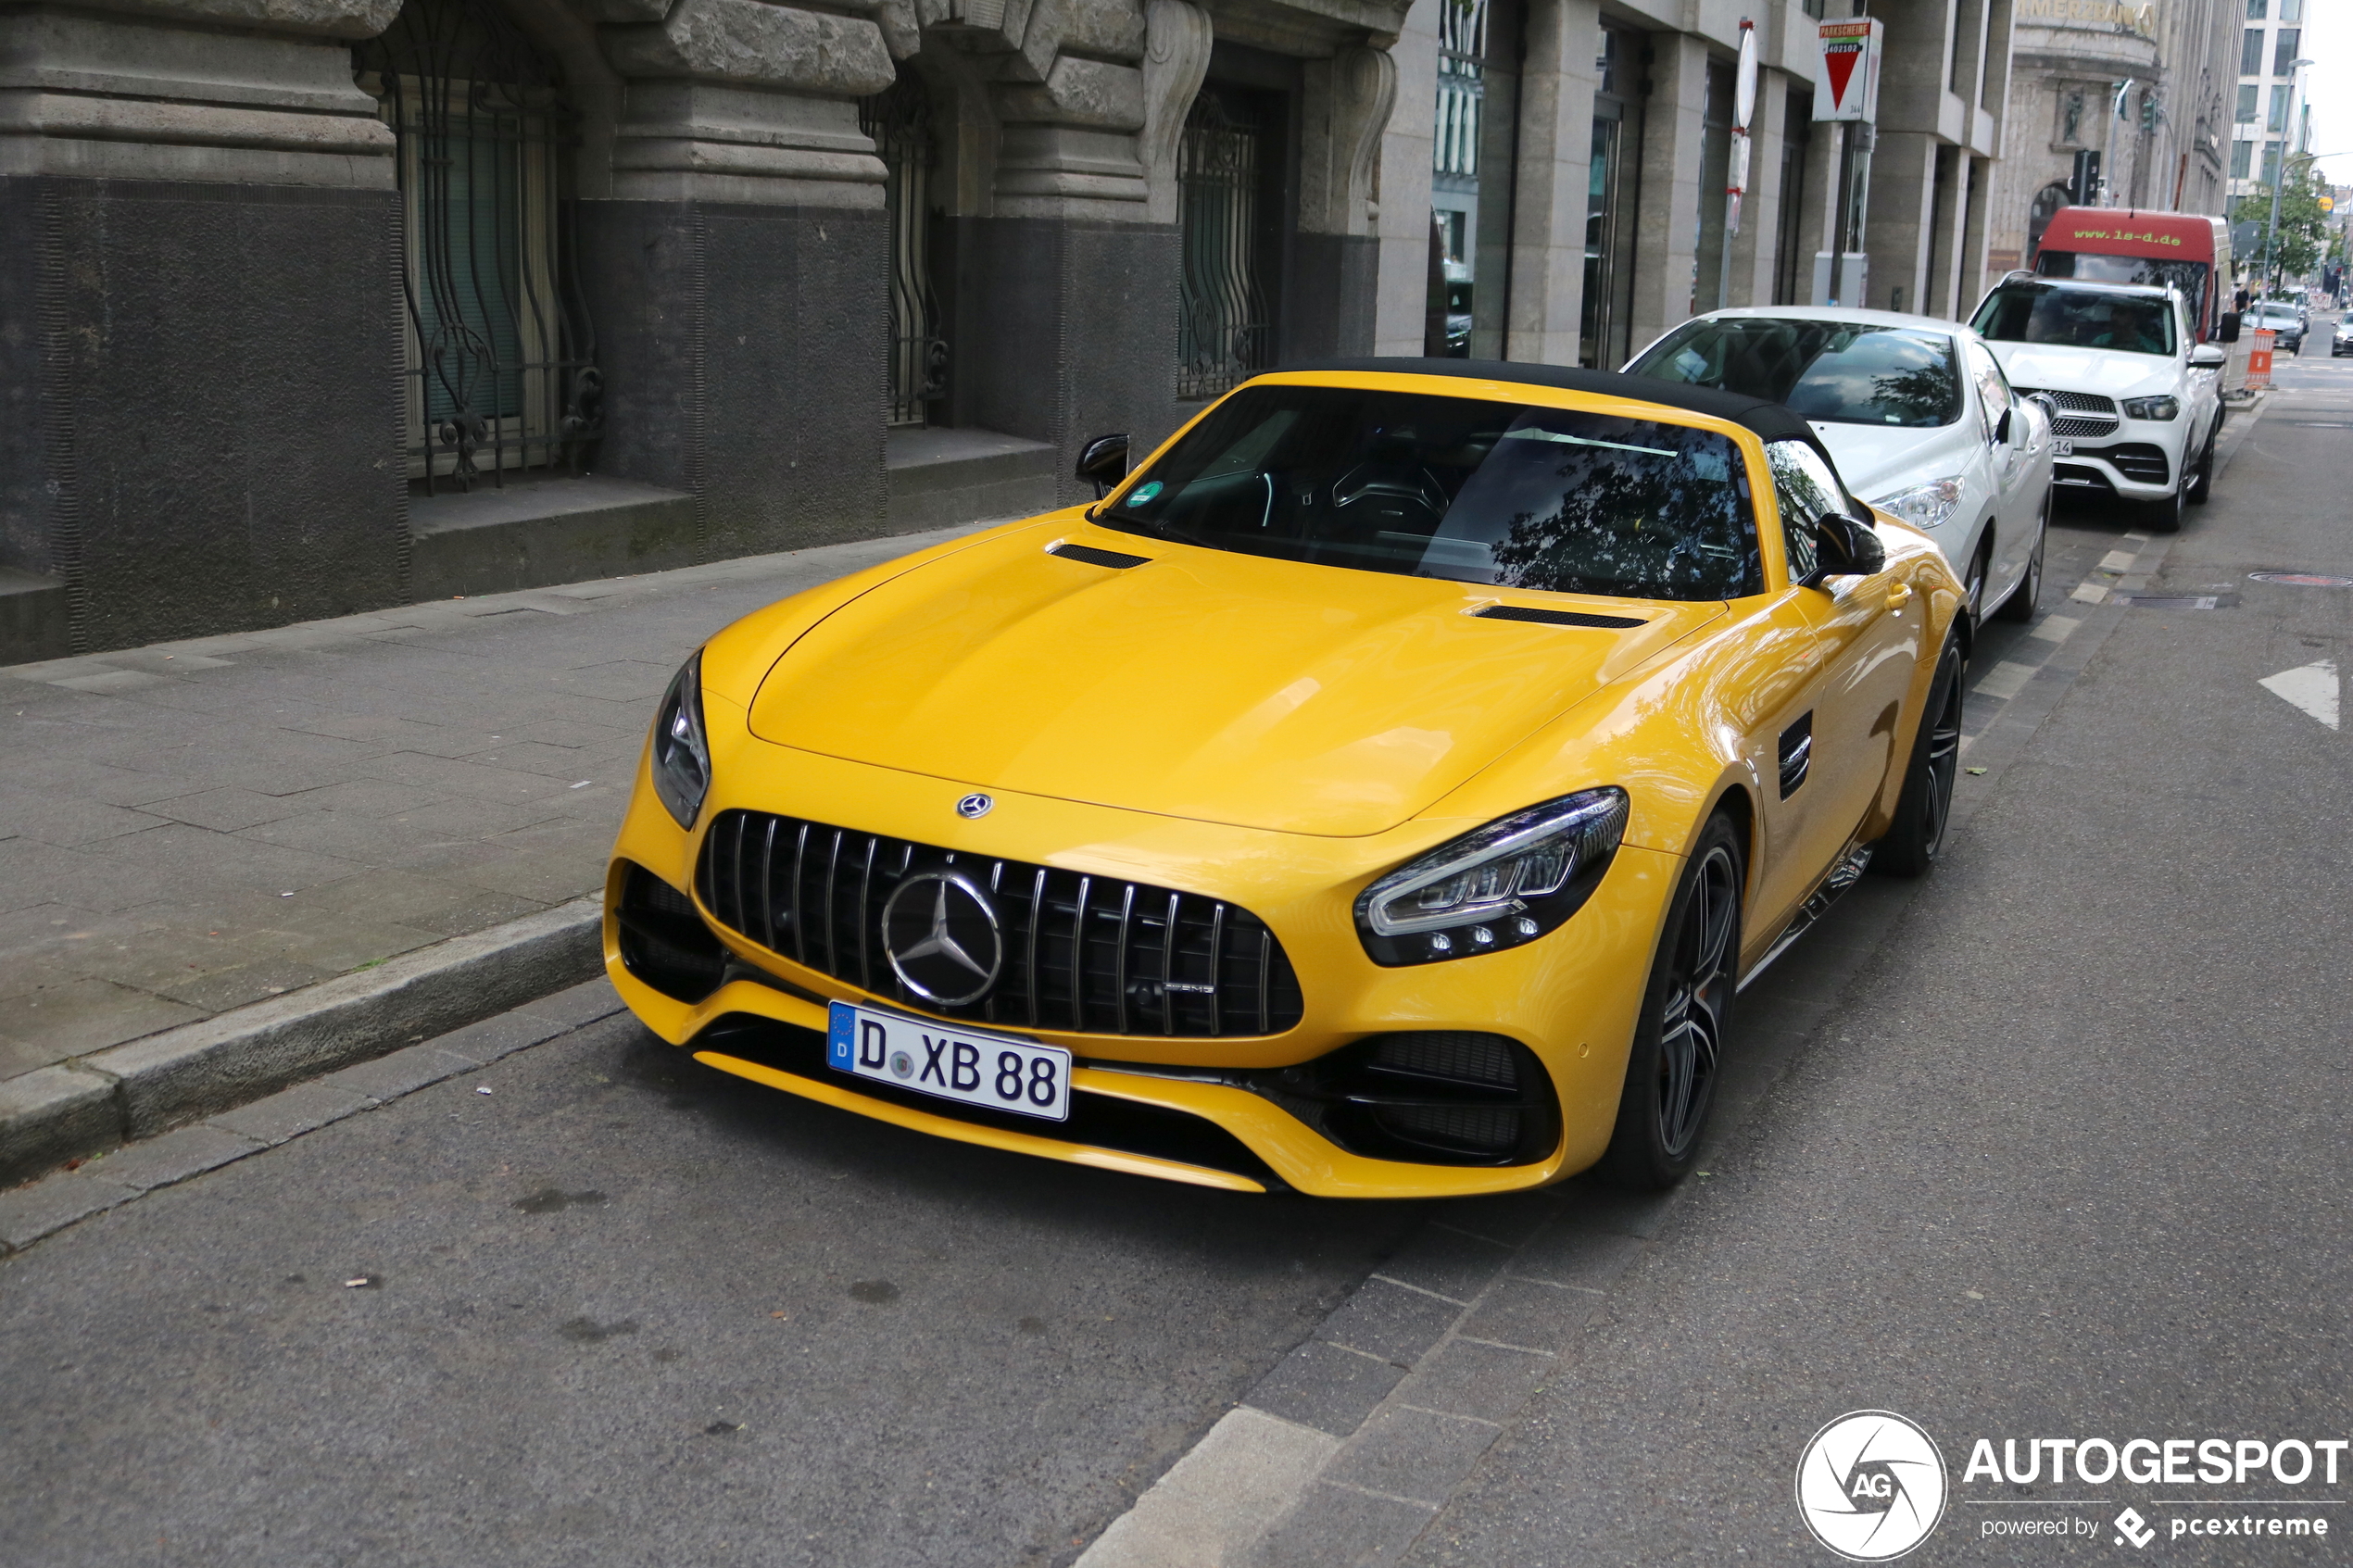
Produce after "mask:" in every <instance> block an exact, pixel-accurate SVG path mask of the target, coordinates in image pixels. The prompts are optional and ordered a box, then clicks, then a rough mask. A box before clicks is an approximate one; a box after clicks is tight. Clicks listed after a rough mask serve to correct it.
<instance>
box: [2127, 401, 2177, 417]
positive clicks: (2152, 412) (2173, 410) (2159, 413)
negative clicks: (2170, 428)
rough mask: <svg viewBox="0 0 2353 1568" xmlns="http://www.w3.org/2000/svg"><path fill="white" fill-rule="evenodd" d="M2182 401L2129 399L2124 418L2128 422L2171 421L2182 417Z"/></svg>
mask: <svg viewBox="0 0 2353 1568" xmlns="http://www.w3.org/2000/svg"><path fill="white" fill-rule="evenodd" d="M2181 412H2182V400H2181V399H2180V398H2178V397H2127V398H2126V399H2125V400H2124V417H2125V418H2126V419H2128V420H2171V419H2177V418H2179V417H2180V415H2181Z"/></svg>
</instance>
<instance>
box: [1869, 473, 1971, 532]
mask: <svg viewBox="0 0 2353 1568" xmlns="http://www.w3.org/2000/svg"><path fill="white" fill-rule="evenodd" d="M1960 504H1961V476H1960V475H1959V474H1955V475H1953V476H1952V477H1951V478H1950V479H1932V480H1930V481H1929V482H1928V483H1926V484H1915V485H1913V486H1912V487H1911V488H1910V489H1908V490H1898V491H1895V492H1894V494H1892V495H1882V496H1881V497H1880V498H1879V499H1878V500H1876V501H1873V502H1872V503H1871V505H1873V506H1875V507H1877V508H1879V509H1880V510H1881V511H1883V512H1893V513H1894V514H1895V515H1896V516H1897V517H1900V518H1902V519H1903V520H1904V521H1906V522H1908V523H1910V524H1911V525H1912V526H1913V527H1914V528H1942V527H1944V524H1946V523H1948V522H1950V521H1953V512H1954V510H1955V508H1957V507H1959V506H1960Z"/></svg>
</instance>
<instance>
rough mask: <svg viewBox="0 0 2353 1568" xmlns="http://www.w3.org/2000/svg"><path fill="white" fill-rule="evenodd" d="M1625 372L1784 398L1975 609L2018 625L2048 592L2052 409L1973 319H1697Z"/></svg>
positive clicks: (1839, 313)
mask: <svg viewBox="0 0 2353 1568" xmlns="http://www.w3.org/2000/svg"><path fill="white" fill-rule="evenodd" d="M1626 370H1627V373H1628V374H1629V375H1638V376H1655V377H1656V378H1658V379H1659V380H1661V381H1670V382H1681V383H1685V384H1687V385H1695V386H1716V387H1722V388H1723V389H1725V390H1726V391H1728V392H1743V393H1746V394H1748V395H1751V396H1753V397H1766V398H1770V399H1771V400H1772V401H1774V402H1776V403H1782V404H1786V405H1787V406H1788V407H1789V408H1792V409H1793V410H1795V411H1796V412H1797V413H1799V414H1801V415H1803V416H1804V417H1805V418H1806V422H1807V423H1809V424H1811V425H1812V426H1813V427H1814V430H1815V433H1817V434H1818V435H1819V436H1820V437H1821V438H1822V444H1823V445H1826V446H1828V447H1829V448H1830V451H1831V458H1833V459H1835V460H1836V462H1837V464H1838V470H1839V477H1841V478H1842V479H1843V480H1844V481H1845V482H1846V487H1847V488H1848V489H1849V490H1851V491H1853V492H1854V493H1855V494H1856V495H1858V496H1861V497H1862V498H1863V499H1865V500H1868V501H1869V502H1870V503H1871V505H1873V506H1875V507H1878V508H1880V509H1881V510H1882V511H1888V512H1893V513H1894V514H1895V515H1896V516H1897V517H1900V518H1902V519H1903V520H1904V521H1906V522H1908V523H1911V524H1913V525H1914V526H1916V527H1919V528H1921V529H1923V530H1925V531H1926V532H1927V533H1928V534H1929V536H1930V537H1931V538H1932V539H1934V540H1935V541H1936V543H1937V545H1938V546H1940V547H1941V548H1943V550H1944V557H1945V558H1946V559H1947V560H1949V561H1951V562H1952V563H1953V570H1954V571H1955V573H1956V574H1957V575H1958V576H1959V577H1960V579H1961V580H1962V582H1964V583H1967V584H1968V586H1969V610H1970V613H1971V615H1972V616H1974V617H1980V618H1982V616H1983V615H1985V614H1986V613H1988V612H1989V611H1990V612H1991V613H1993V614H1995V615H1998V616H2000V617H2001V618H2002V619H2004V620H2007V621H2027V620H2031V619H2032V617H2033V614H2034V607H2035V604H2036V601H2037V600H2039V599H2040V598H2041V596H2042V590H2043V546H2044V533H2045V528H2046V527H2047V526H2048V524H2049V521H2050V506H2051V457H2052V441H2051V416H2050V413H2049V411H2048V409H2047V408H2046V407H2045V406H2042V405H2040V403H2039V401H2037V400H2032V399H2028V398H2025V397H2022V396H2020V395H2018V394H2016V393H2014V392H2013V391H2011V389H2010V385H2009V383H2008V381H2007V379H2006V378H2005V377H2004V376H2003V374H2002V368H2001V366H2000V365H1999V364H1998V363H1996V362H1995V360H1994V356H1993V354H1992V353H1991V352H1990V351H1989V350H1988V349H1987V347H1986V345H1985V344H1984V342H1983V341H1982V339H1980V338H1979V337H1978V335H1977V333H1975V332H1971V331H1970V330H1969V328H1967V327H1965V326H1962V325H1960V324H1958V323H1957V322H1954V321H1943V320H1937V319H1935V318H1934V317H1931V316H1906V315H1902V314H1899V313H1897V312H1894V311H1891V310H1847V309H1840V308H1833V307H1813V306H1803V305H1790V306H1776V307H1771V308H1755V309H1745V310H1718V311H1716V312H1715V313H1713V314H1712V315H1706V316H1697V317H1693V318H1692V320H1688V321H1686V322H1684V323H1683V324H1682V325H1681V326H1680V327H1677V328H1676V329H1674V330H1673V331H1672V332H1668V333H1667V335H1666V336H1664V337H1662V338H1660V339H1659V340H1658V341H1657V342H1655V343H1654V344H1652V345H1650V346H1649V347H1648V348H1645V349H1643V350H1642V353H1640V354H1638V355H1636V356H1635V357H1634V358H1633V359H1631V360H1630V361H1629V362H1628V364H1627V366H1626Z"/></svg>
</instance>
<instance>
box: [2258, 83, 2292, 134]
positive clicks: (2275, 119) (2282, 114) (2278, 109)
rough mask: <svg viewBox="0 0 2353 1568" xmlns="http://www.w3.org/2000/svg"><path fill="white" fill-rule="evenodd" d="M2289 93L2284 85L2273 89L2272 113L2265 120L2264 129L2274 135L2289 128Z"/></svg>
mask: <svg viewBox="0 0 2353 1568" xmlns="http://www.w3.org/2000/svg"><path fill="white" fill-rule="evenodd" d="M2287 94H2288V90H2287V89H2286V88H2284V87H2274V88H2272V89H2271V116H2270V118H2269V119H2266V120H2265V121H2264V122H2263V129H2264V130H2266V131H2269V132H2271V134H2273V135H2274V136H2276V135H2279V134H2280V133H2281V132H2284V131H2285V130H2286V129H2287Z"/></svg>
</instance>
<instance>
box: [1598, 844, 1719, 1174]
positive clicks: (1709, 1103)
mask: <svg viewBox="0 0 2353 1568" xmlns="http://www.w3.org/2000/svg"><path fill="white" fill-rule="evenodd" d="M1746 886H1747V879H1746V872H1745V871H1744V858H1743V855H1742V853H1741V842H1740V835H1739V834H1738V833H1736V832H1735V831H1734V830H1733V827H1732V824H1731V822H1730V820H1729V819H1728V818H1726V817H1725V816H1723V815H1722V814H1721V813H1719V814H1718V815H1717V816H1714V817H1711V818H1709V819H1708V823H1707V827H1706V829H1705V831H1704V832H1702V833H1701V834H1700V839H1699V844H1698V846H1697V847H1695V848H1694V849H1693V851H1692V858H1691V859H1689V860H1688V861H1686V862H1685V863H1684V866H1683V874H1682V877H1681V879H1680V881H1679V882H1678V883H1677V884H1676V887H1675V902H1674V904H1673V906H1672V907H1671V908H1670V909H1668V910H1667V927H1666V933H1665V935H1663V936H1662V937H1661V938H1660V941H1659V948H1658V956H1657V957H1656V958H1655V959H1654V960H1652V963H1651V977H1650V985H1649V986H1648V988H1647V989H1646V990H1645V992H1644V994H1643V997H1642V1017H1641V1019H1640V1021H1639V1022H1637V1023H1636V1024H1635V1027H1634V1047H1633V1050H1632V1051H1631V1052H1630V1053H1629V1056H1628V1058H1627V1061H1626V1086H1625V1088H1624V1089H1623V1090H1622V1091H1621V1092H1620V1094H1619V1096H1618V1101H1617V1127H1616V1129H1615V1130H1614V1131H1613V1132H1612V1134H1611V1135H1610V1140H1609V1148H1608V1150H1607V1151H1606V1152H1604V1154H1603V1156H1602V1160H1601V1164H1600V1165H1599V1166H1598V1167H1597V1173H1599V1174H1600V1175H1601V1176H1602V1178H1603V1179H1604V1180H1605V1181H1608V1182H1611V1183H1613V1184H1615V1185H1619V1186H1625V1187H1632V1188H1635V1189H1637V1190H1655V1189H1656V1188H1660V1187H1669V1186H1673V1185H1675V1184H1676V1183H1677V1182H1680V1181H1681V1180H1682V1179H1683V1178H1684V1177H1685V1176H1687V1175H1689V1174H1690V1173H1691V1170H1692V1164H1693V1162H1694V1161H1695V1160H1697V1159H1698V1158H1699V1143H1700V1135H1701V1134H1702V1133H1703V1132H1705V1130H1706V1127H1707V1118H1708V1113H1709V1112H1710V1111H1712V1110H1714V1109H1715V1107H1716V1084H1717V1079H1718V1076H1719V1075H1720V1073H1721V1071H1722V1067H1723V1060H1724V1041H1725V1035H1726V1032H1727V1030H1728V1028H1729V1026H1730V1022H1731V1014H1732V996H1733V992H1734V991H1735V989H1736V988H1737V986H1738V985H1739V981H1740V952H1741V897H1742V894H1743V889H1744V888H1745V887H1746Z"/></svg>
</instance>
